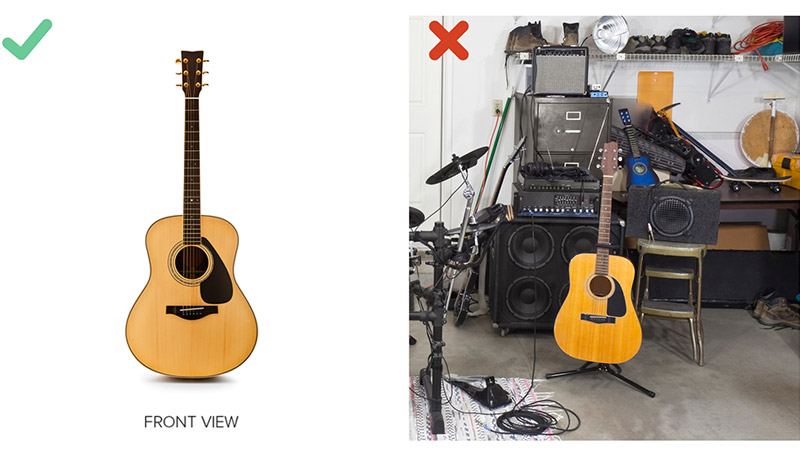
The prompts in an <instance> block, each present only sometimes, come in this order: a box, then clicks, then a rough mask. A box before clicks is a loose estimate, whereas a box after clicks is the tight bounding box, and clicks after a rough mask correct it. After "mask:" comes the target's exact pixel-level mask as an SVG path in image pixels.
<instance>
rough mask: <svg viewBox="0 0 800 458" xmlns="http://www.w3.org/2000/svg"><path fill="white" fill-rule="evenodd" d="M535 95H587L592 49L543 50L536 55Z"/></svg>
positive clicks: (557, 48) (534, 72)
mask: <svg viewBox="0 0 800 458" xmlns="http://www.w3.org/2000/svg"><path fill="white" fill-rule="evenodd" d="M532 79H533V81H532V84H533V94H534V95H565V96H566V95H571V96H583V95H586V90H587V87H588V80H589V48H587V47H585V46H540V47H538V48H535V49H534V52H533V77H532Z"/></svg>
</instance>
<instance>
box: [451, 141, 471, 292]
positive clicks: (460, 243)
mask: <svg viewBox="0 0 800 458" xmlns="http://www.w3.org/2000/svg"><path fill="white" fill-rule="evenodd" d="M453 158H454V160H455V159H456V158H457V156H456V155H453ZM458 169H459V171H460V172H461V178H462V179H463V180H464V185H465V186H466V187H465V188H464V198H465V199H466V200H467V205H466V207H465V208H464V218H463V220H462V221H461V232H460V233H459V235H458V245H457V247H456V253H461V249H462V248H463V247H464V236H465V235H466V233H467V226H469V224H470V223H474V222H475V217H474V216H473V215H472V199H473V197H475V190H474V189H473V188H472V185H471V184H470V183H469V180H468V179H467V171H466V169H464V167H463V166H462V165H461V164H459V165H458ZM450 270H452V269H450ZM454 279H455V276H454V277H453V278H452V279H450V286H449V288H448V289H447V297H446V298H445V300H444V303H445V304H449V303H450V296H451V295H452V294H453V284H454V283H455V282H454V281H453V280H454Z"/></svg>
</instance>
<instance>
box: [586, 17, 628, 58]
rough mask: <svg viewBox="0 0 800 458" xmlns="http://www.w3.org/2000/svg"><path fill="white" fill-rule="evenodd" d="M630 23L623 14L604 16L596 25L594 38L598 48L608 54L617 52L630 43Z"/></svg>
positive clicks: (593, 33)
mask: <svg viewBox="0 0 800 458" xmlns="http://www.w3.org/2000/svg"><path fill="white" fill-rule="evenodd" d="M629 37H630V34H629V33H628V23H627V22H626V21H625V18H624V17H622V16H602V17H601V18H600V19H598V20H597V24H595V25H594V32H592V38H593V39H594V44H595V45H597V49H599V50H600V51H602V52H604V53H606V54H616V53H618V52H620V51H622V48H624V47H625V45H626V44H627V43H628V38H629Z"/></svg>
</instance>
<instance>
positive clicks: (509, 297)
mask: <svg viewBox="0 0 800 458" xmlns="http://www.w3.org/2000/svg"><path fill="white" fill-rule="evenodd" d="M597 226H598V219H597V218H589V217H557V216H550V217H536V218H534V219H531V218H516V219H514V220H513V221H508V222H505V223H502V224H500V225H499V226H498V228H497V231H496V232H495V235H494V238H493V239H492V243H491V244H490V248H489V264H488V269H487V270H488V276H487V283H488V293H489V306H490V308H491V312H492V322H493V323H494V324H495V326H497V327H499V328H500V330H501V333H503V334H505V332H508V330H509V329H534V328H535V329H552V328H553V323H554V322H555V319H556V315H557V314H558V310H559V309H560V308H561V304H562V303H563V302H564V299H566V297H567V293H568V292H569V261H570V260H571V259H572V258H573V257H574V256H575V255H577V254H580V253H591V252H595V251H596V248H597V247H596V245H597V232H598V230H597ZM623 239H624V234H623V231H622V225H621V223H620V220H619V218H613V219H612V223H611V244H612V245H614V246H615V248H614V249H612V252H613V253H615V254H617V253H620V252H621V250H622V241H623Z"/></svg>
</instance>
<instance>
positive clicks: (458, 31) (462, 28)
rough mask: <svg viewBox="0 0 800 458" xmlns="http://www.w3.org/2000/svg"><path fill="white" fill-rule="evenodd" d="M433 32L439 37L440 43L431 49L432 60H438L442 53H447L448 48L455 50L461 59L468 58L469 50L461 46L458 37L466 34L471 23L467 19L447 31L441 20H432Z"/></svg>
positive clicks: (454, 52) (431, 27)
mask: <svg viewBox="0 0 800 458" xmlns="http://www.w3.org/2000/svg"><path fill="white" fill-rule="evenodd" d="M429 27H430V29H431V32H433V34H434V35H436V36H437V37H439V40H441V41H439V44H437V45H436V46H434V47H433V49H431V52H430V54H428V55H429V56H430V57H431V60H437V59H438V58H440V57H442V54H444V53H445V51H447V50H448V49H449V50H451V51H453V54H455V55H456V57H458V58H459V59H461V60H466V59H467V57H469V52H467V49H466V48H464V47H463V46H461V43H459V42H458V39H459V38H461V35H464V32H466V31H467V29H468V28H469V24H467V21H461V22H459V23H458V24H456V26H455V27H453V30H451V31H449V32H448V31H447V29H445V28H444V26H443V25H442V24H439V21H431V23H430V25H429Z"/></svg>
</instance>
